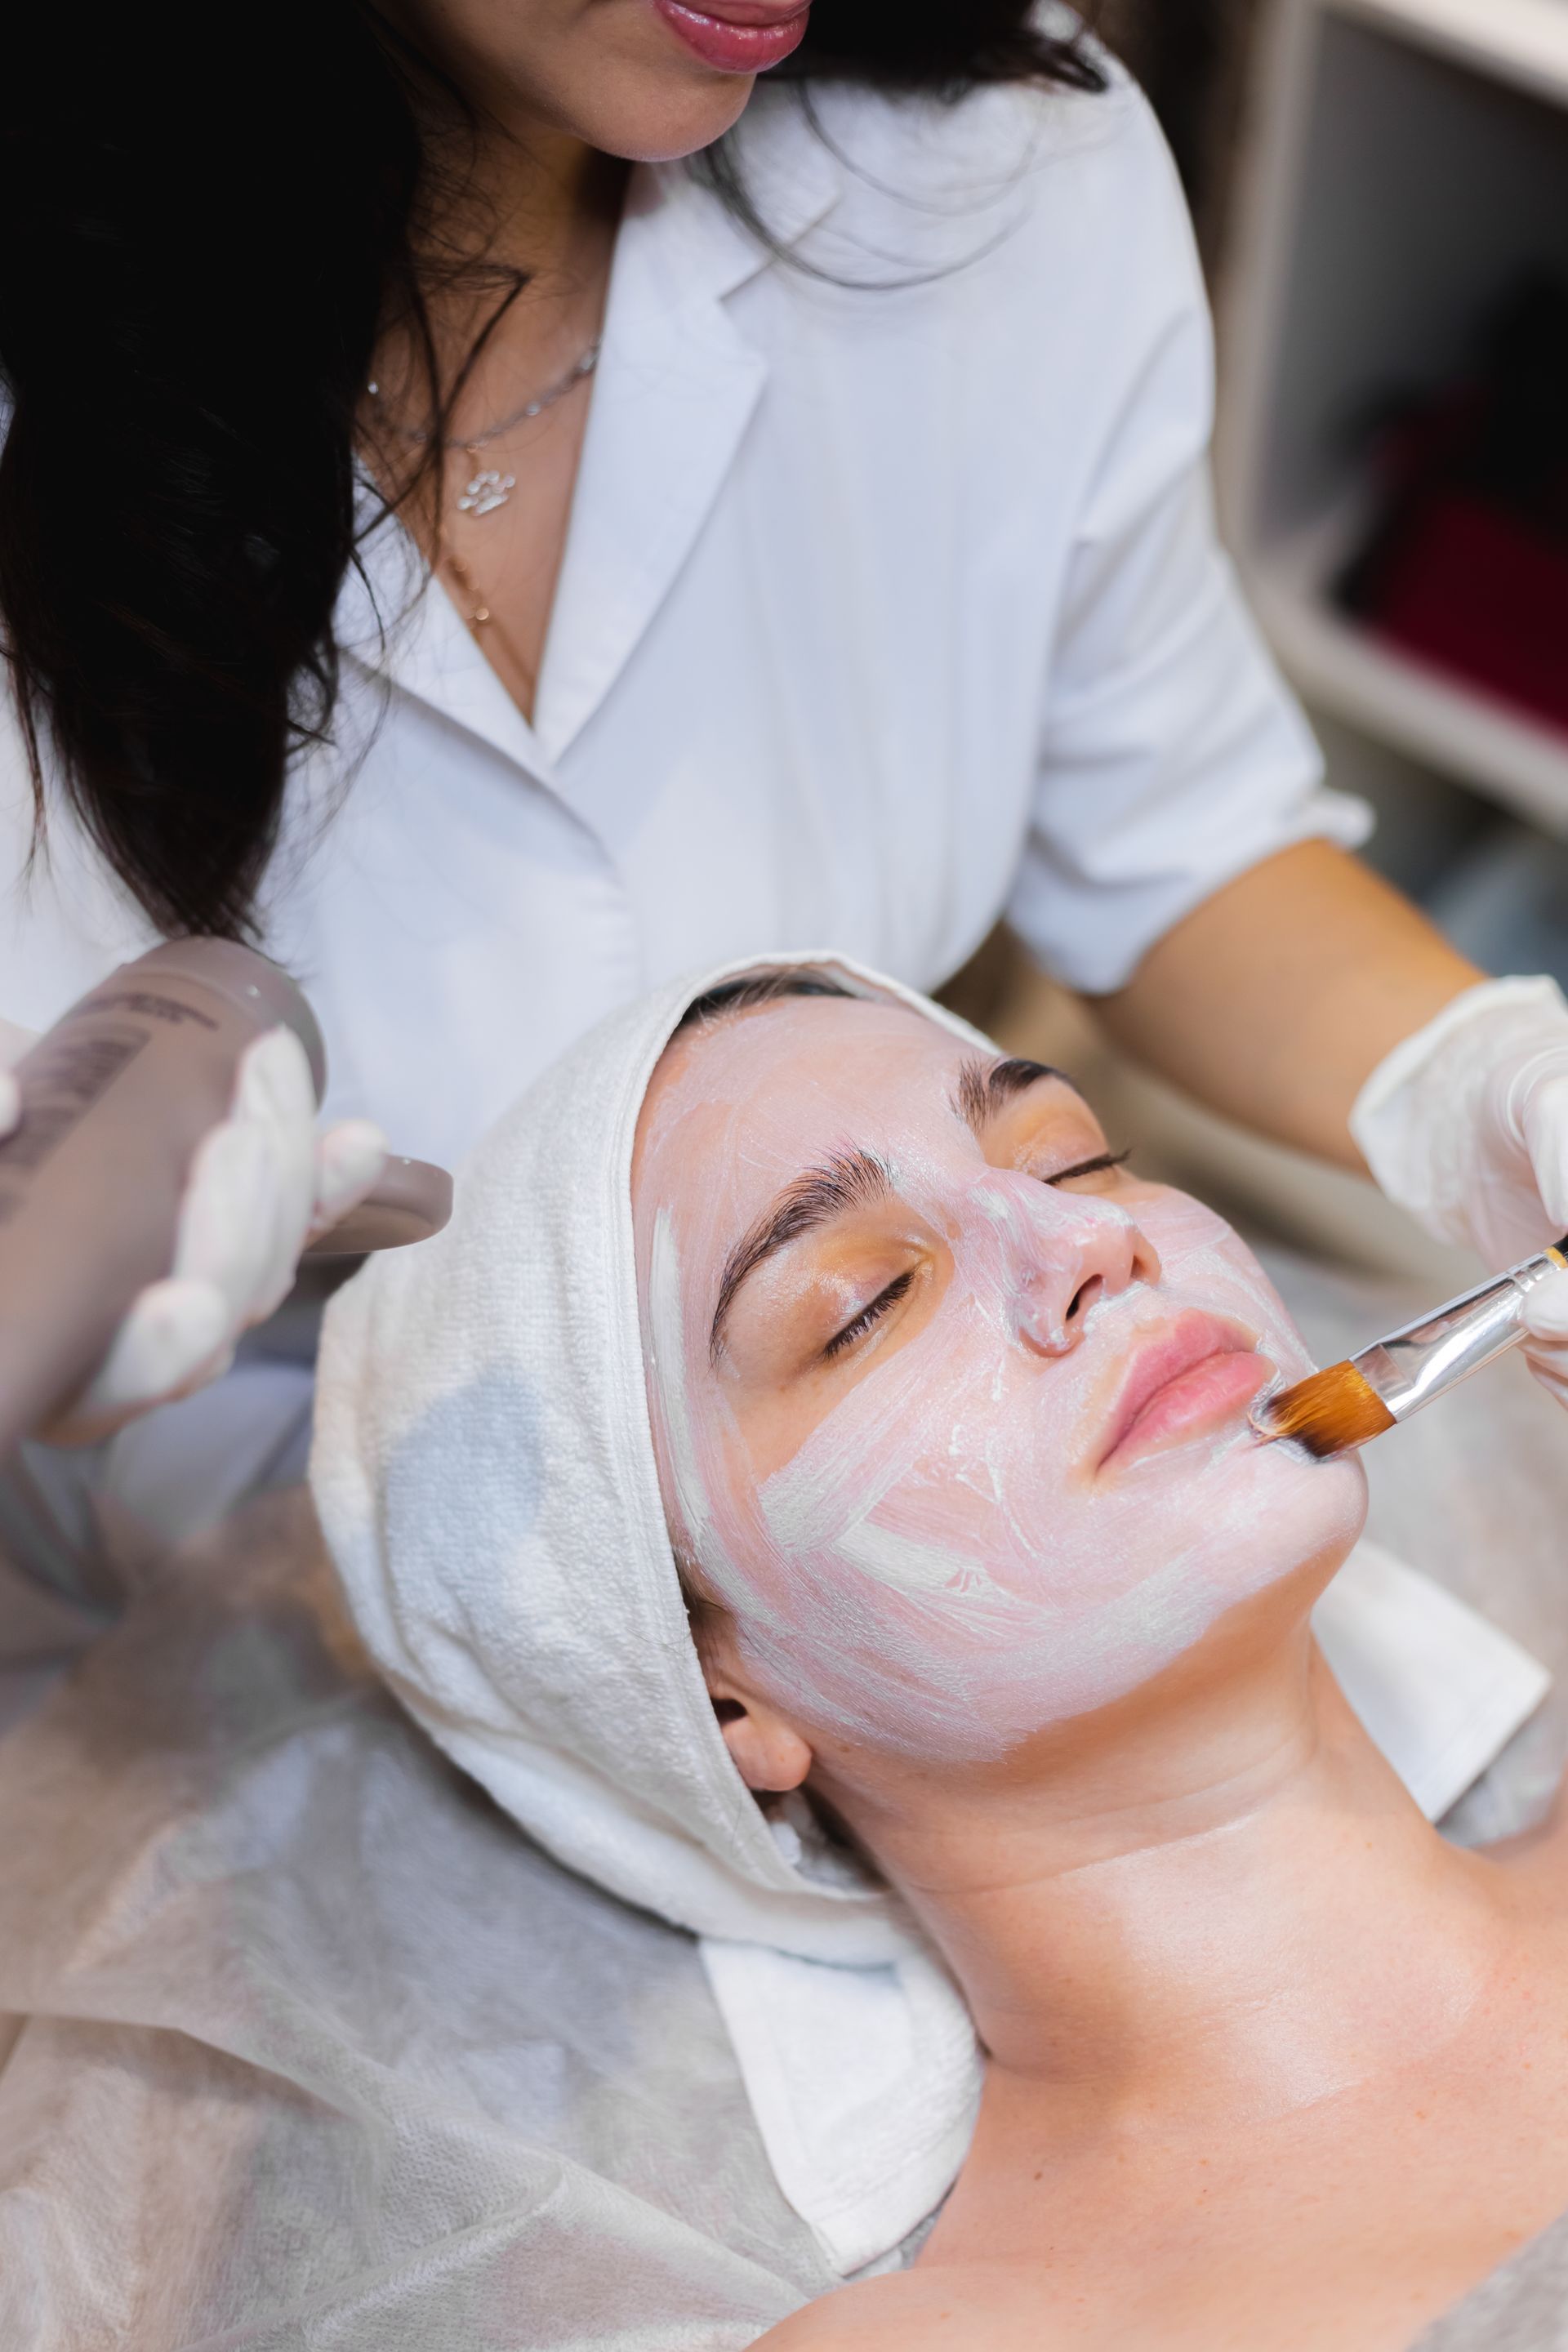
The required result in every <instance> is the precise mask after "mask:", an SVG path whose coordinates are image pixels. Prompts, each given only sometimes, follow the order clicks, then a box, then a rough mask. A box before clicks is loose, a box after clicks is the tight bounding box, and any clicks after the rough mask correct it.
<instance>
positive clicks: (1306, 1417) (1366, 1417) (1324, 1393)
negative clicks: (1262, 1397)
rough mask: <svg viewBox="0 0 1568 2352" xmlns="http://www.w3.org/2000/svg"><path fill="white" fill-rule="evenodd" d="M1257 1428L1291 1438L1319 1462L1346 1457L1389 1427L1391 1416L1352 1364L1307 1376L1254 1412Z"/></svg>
mask: <svg viewBox="0 0 1568 2352" xmlns="http://www.w3.org/2000/svg"><path fill="white" fill-rule="evenodd" d="M1258 1426H1259V1427H1260V1428H1261V1429H1262V1430H1263V1432H1264V1433H1265V1435H1266V1436H1268V1437H1293V1438H1295V1439H1296V1440H1297V1442H1298V1443H1299V1444H1302V1445H1304V1446H1305V1447H1306V1448H1307V1451H1308V1453H1309V1454H1316V1455H1317V1456H1318V1458H1319V1460H1320V1461H1323V1460H1326V1459H1327V1457H1328V1456H1329V1455H1330V1454H1346V1453H1349V1452H1350V1450H1351V1448H1352V1446H1356V1445H1364V1444H1366V1442H1367V1440H1368V1438H1369V1437H1381V1436H1382V1434H1383V1433H1384V1430H1385V1429H1392V1428H1393V1427H1394V1415H1393V1414H1392V1413H1391V1412H1389V1410H1388V1407H1387V1406H1386V1405H1385V1404H1384V1402H1383V1399H1382V1398H1381V1397H1380V1396H1379V1395H1378V1393H1377V1391H1376V1390H1375V1389H1374V1388H1373V1386H1372V1385H1371V1383H1370V1382H1369V1381H1365V1380H1363V1377H1362V1375H1361V1374H1360V1372H1358V1371H1357V1370H1356V1368H1355V1366H1354V1365H1353V1364H1352V1363H1349V1362H1346V1363H1342V1364H1331V1365H1330V1366H1329V1368H1328V1370H1326V1371H1322V1372H1310V1373H1309V1374H1308V1376H1307V1378H1306V1379H1305V1380H1304V1381H1297V1383H1296V1385H1295V1387H1294V1388H1291V1389H1281V1390H1280V1391H1279V1395H1278V1396H1271V1397H1269V1398H1268V1399H1267V1400H1266V1401H1265V1402H1263V1403H1262V1404H1261V1405H1259V1407H1258Z"/></svg>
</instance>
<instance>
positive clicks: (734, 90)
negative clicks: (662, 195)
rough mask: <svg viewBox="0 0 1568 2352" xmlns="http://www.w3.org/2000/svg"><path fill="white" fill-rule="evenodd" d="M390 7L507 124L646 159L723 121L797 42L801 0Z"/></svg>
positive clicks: (469, 0) (661, 158) (689, 142)
mask: <svg viewBox="0 0 1568 2352" xmlns="http://www.w3.org/2000/svg"><path fill="white" fill-rule="evenodd" d="M398 14H399V15H400V16H401V18H402V20H403V22H404V23H405V25H406V26H408V28H409V30H410V32H411V33H412V34H413V35H414V36H415V37H416V38H417V39H418V40H419V41H420V42H421V44H422V46H424V47H426V48H428V49H430V50H431V51H432V52H433V53H434V54H435V55H436V57H437V58H438V60H439V61H440V62H441V63H442V64H443V65H444V66H445V67H446V68H447V70H448V72H450V73H451V75H452V77H453V79H454V80H455V81H456V82H457V83H458V85H459V87H462V88H467V89H484V90H485V91H486V92H487V94H488V103H489V108H490V110H492V111H496V110H506V112H507V113H508V115H509V118H510V119H509V121H508V124H507V127H508V128H509V129H511V130H513V131H517V132H518V133H519V134H523V133H527V134H531V136H532V138H533V139H534V140H535V142H537V138H538V134H539V132H540V131H560V132H563V133H565V134H567V135H568V136H570V137H572V138H574V139H580V140H583V141H585V142H586V143H587V144H588V145H589V146H590V147H594V148H597V149H598V150H599V152H601V153H602V154H605V155H616V156H623V157H625V158H626V159H627V160H628V161H631V162H634V163H661V162H667V161H669V160H671V159H672V158H674V157H677V156H681V155H691V154H695V153H696V152H697V151H698V149H699V148H701V147H707V146H709V145H710V144H711V142H713V141H714V140H715V139H718V138H721V136H722V135H723V133H724V132H725V131H728V130H730V129H731V126H732V125H733V123H734V122H735V121H736V120H737V119H738V117H739V115H740V113H741V110H742V108H743V107H744V105H745V103H746V100H747V99H748V98H749V97H750V96H751V92H752V84H753V82H754V81H755V79H756V77H757V75H758V74H760V73H766V72H767V71H769V70H770V68H772V67H773V66H775V65H781V64H782V63H783V62H784V58H787V57H788V56H789V55H790V54H791V52H792V51H793V50H795V48H797V47H799V45H800V42H801V40H802V38H803V37H804V36H805V28H806V20H807V17H808V16H809V14H810V0H709V5H704V6H701V7H699V6H696V5H685V0H401V6H400V8H399V10H398ZM509 101H510V103H509Z"/></svg>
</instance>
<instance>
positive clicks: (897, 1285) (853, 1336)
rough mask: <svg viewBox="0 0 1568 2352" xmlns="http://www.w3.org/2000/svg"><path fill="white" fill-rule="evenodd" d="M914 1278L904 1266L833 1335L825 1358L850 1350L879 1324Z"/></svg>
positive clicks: (912, 1272)
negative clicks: (901, 1271) (902, 1269)
mask: <svg viewBox="0 0 1568 2352" xmlns="http://www.w3.org/2000/svg"><path fill="white" fill-rule="evenodd" d="M914 1278H915V1271H914V1268H913V1266H906V1268H905V1269H904V1271H903V1273H902V1274H898V1275H895V1276H893V1279H892V1281H891V1282H889V1285H888V1286H887V1288H886V1289H885V1290H879V1292H878V1293H877V1296H876V1297H875V1298H872V1299H868V1301H867V1303H866V1305H865V1306H864V1307H862V1308H861V1309H860V1312H859V1314H858V1315H856V1316H852V1317H851V1318H850V1319H849V1321H848V1322H847V1323H846V1325H845V1326H844V1328H843V1330H842V1331H836V1332H835V1333H834V1335H833V1337H832V1339H829V1341H828V1343H827V1345H826V1348H824V1349H823V1351H822V1352H823V1354H824V1355H825V1356H838V1355H842V1354H843V1352H844V1350H845V1349H846V1348H852V1347H853V1346H854V1345H855V1342H856V1341H857V1339H864V1338H865V1336H866V1334H867V1332H868V1330H869V1329H870V1328H871V1326H872V1325H873V1323H879V1322H880V1321H881V1319H882V1318H883V1316H884V1315H885V1314H886V1313H887V1311H888V1309H889V1307H896V1306H897V1305H898V1303H899V1301H900V1298H902V1297H903V1296H904V1293H905V1292H906V1291H907V1290H908V1288H909V1286H910V1283H911V1282H913V1280H914Z"/></svg>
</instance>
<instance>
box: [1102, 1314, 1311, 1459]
mask: <svg viewBox="0 0 1568 2352" xmlns="http://www.w3.org/2000/svg"><path fill="white" fill-rule="evenodd" d="M1269 1369H1270V1368H1269V1366H1268V1364H1267V1363H1266V1362H1265V1361H1264V1360H1263V1358H1262V1357H1261V1356H1259V1355H1258V1354H1257V1352H1256V1350H1255V1347H1254V1342H1253V1340H1252V1339H1251V1338H1250V1336H1249V1335H1248V1334H1247V1333H1246V1332H1244V1331H1242V1330H1241V1329H1240V1328H1239V1327H1238V1326H1237V1325H1236V1324H1233V1323H1227V1322H1225V1321H1222V1320H1221V1318H1219V1317H1218V1316H1217V1315H1202V1314H1198V1313H1195V1312H1194V1313H1192V1314H1188V1315H1183V1316H1181V1317H1179V1318H1177V1320H1176V1321H1175V1322H1174V1323H1173V1324H1172V1326H1171V1327H1170V1328H1169V1330H1167V1331H1165V1332H1163V1334H1162V1335H1161V1336H1160V1338H1158V1339H1151V1340H1149V1341H1148V1342H1146V1343H1145V1345H1144V1346H1143V1347H1142V1348H1140V1349H1138V1351H1137V1353H1136V1354H1135V1355H1134V1357H1133V1359H1132V1361H1131V1365H1130V1366H1129V1368H1128V1370H1127V1374H1126V1377H1125V1378H1124V1380H1123V1381H1122V1383H1121V1391H1120V1392H1119V1394H1118V1396H1117V1399H1116V1402H1115V1405H1114V1407H1113V1408H1112V1411H1111V1413H1110V1424H1109V1433H1108V1437H1107V1442H1106V1444H1105V1448H1104V1451H1103V1452H1102V1454H1100V1463H1099V1465H1098V1466H1099V1467H1100V1468H1103V1467H1104V1466H1105V1465H1106V1464H1107V1463H1109V1462H1110V1461H1111V1460H1113V1459H1114V1460H1116V1461H1119V1462H1121V1461H1126V1460H1130V1459H1131V1458H1132V1457H1133V1456H1134V1455H1137V1454H1147V1453H1152V1452H1153V1451H1155V1450H1156V1449H1157V1448H1158V1447H1159V1446H1160V1445H1162V1444H1166V1443H1168V1442H1170V1441H1171V1440H1173V1439H1177V1438H1184V1437H1194V1436H1196V1435H1197V1434H1198V1433H1200V1432H1201V1431H1202V1430H1204V1429H1207V1428H1213V1427H1215V1426H1217V1424H1218V1423H1220V1422H1222V1421H1226V1420H1227V1419H1229V1417H1230V1416H1231V1415H1232V1414H1233V1413H1235V1412H1238V1411H1239V1409H1240V1408H1241V1406H1243V1405H1244V1404H1246V1403H1247V1402H1248V1401H1249V1400H1250V1399H1251V1398H1252V1397H1255V1396H1256V1395H1257V1393H1258V1390H1259V1389H1260V1388H1261V1387H1262V1386H1263V1384H1264V1382H1265V1381H1266V1380H1267V1379H1268V1374H1269Z"/></svg>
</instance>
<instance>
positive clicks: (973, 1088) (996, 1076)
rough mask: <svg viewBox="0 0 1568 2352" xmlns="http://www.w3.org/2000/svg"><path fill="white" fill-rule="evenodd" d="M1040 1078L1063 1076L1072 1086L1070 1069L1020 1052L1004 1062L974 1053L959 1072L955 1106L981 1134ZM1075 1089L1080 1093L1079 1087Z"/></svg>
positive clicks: (954, 1098)
mask: <svg viewBox="0 0 1568 2352" xmlns="http://www.w3.org/2000/svg"><path fill="white" fill-rule="evenodd" d="M1037 1078H1059V1079H1060V1080H1061V1083H1062V1085H1063V1086H1064V1087H1071V1086H1072V1080H1071V1079H1070V1078H1069V1077H1068V1075H1067V1072H1066V1071H1065V1070H1056V1069H1053V1068H1052V1067H1051V1065H1050V1064H1049V1063H1048V1062H1026V1061H1023V1060H1021V1059H1020V1058H1019V1057H1018V1056H1017V1055H1008V1056H1007V1057H1006V1059H1005V1060H1004V1061H1000V1062H987V1061H986V1060H984V1057H983V1056H982V1055H979V1054H972V1055H970V1057H969V1059H968V1060H967V1061H966V1062H965V1063H964V1065H963V1068H962V1069H961V1070H960V1071H959V1074H958V1084H957V1086H956V1087H954V1088H953V1093H952V1107H953V1109H954V1110H955V1111H956V1112H957V1113H958V1116H959V1118H961V1119H962V1120H963V1123H964V1125H965V1127H969V1128H973V1130H974V1132H975V1134H976V1135H979V1134H981V1133H983V1132H984V1129H986V1128H987V1127H989V1126H990V1124H991V1121H992V1120H993V1119H994V1118H996V1117H997V1115H998V1113H999V1112H1001V1111H1003V1110H1005V1108H1006V1106H1007V1105H1008V1104H1009V1103H1010V1102H1011V1101H1012V1099H1013V1097H1014V1096H1015V1095H1021V1094H1022V1093H1023V1091H1024V1089H1025V1087H1032V1086H1033V1085H1034V1084H1035V1081H1036V1080H1037ZM1073 1092H1074V1093H1075V1094H1076V1093H1077V1092H1078V1088H1077V1087H1073Z"/></svg>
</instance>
